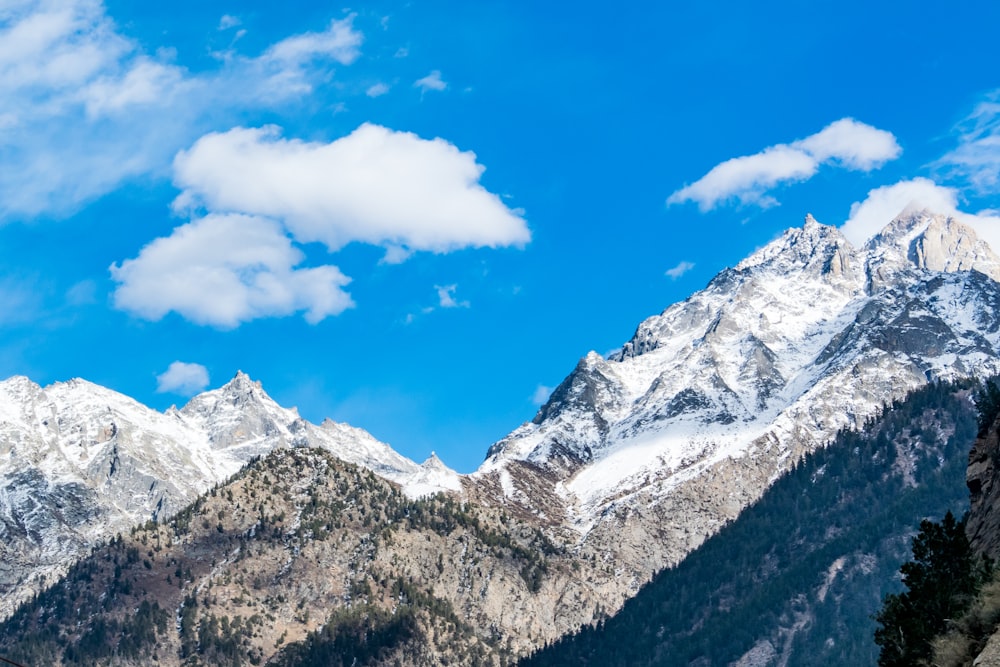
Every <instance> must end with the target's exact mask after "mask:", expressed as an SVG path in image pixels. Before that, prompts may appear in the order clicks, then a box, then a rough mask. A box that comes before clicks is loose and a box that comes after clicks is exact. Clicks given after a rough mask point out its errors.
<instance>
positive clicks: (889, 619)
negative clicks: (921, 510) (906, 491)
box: [875, 512, 992, 667]
mask: <svg viewBox="0 0 1000 667" xmlns="http://www.w3.org/2000/svg"><path fill="white" fill-rule="evenodd" d="M991 569H992V564H991V563H990V562H989V561H988V560H982V559H979V558H978V557H976V556H975V555H974V554H973V553H972V549H971V548H970V547H969V540H968V539H967V538H966V536H965V518H963V519H962V520H961V521H956V520H955V517H954V516H953V515H952V513H951V512H948V513H947V514H946V515H945V517H944V520H943V521H942V522H941V523H934V522H932V521H927V520H924V521H922V522H921V523H920V532H919V533H918V534H917V536H916V537H914V538H913V560H912V561H908V562H906V563H904V564H903V566H902V567H901V568H900V572H901V573H902V575H903V584H904V585H905V586H906V589H907V590H906V591H904V592H903V593H899V594H892V595H887V596H886V597H885V600H884V602H883V605H882V610H881V611H880V612H879V613H878V615H877V616H876V617H875V620H876V621H878V623H879V626H880V627H879V628H878V629H877V630H876V631H875V643H876V644H878V645H879V646H880V647H881V649H882V650H881V653H880V654H879V660H878V664H879V665H880V666H881V667H904V666H910V665H918V664H921V662H923V661H927V660H928V659H929V658H930V657H931V651H932V648H931V641H932V640H933V639H934V637H936V636H937V635H939V634H942V633H943V632H944V631H945V630H946V629H947V625H948V621H949V620H951V619H955V618H957V617H958V616H960V615H961V614H962V613H963V612H964V611H965V610H966V609H968V607H969V605H970V604H971V602H972V599H973V597H974V596H975V594H976V592H977V591H978V590H979V587H980V586H982V584H983V582H984V581H985V580H986V579H987V578H988V577H989V575H990V572H991Z"/></svg>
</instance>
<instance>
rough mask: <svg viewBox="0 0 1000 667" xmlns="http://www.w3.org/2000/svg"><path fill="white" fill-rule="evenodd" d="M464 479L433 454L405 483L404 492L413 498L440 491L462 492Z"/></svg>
mask: <svg viewBox="0 0 1000 667" xmlns="http://www.w3.org/2000/svg"><path fill="white" fill-rule="evenodd" d="M461 490H462V477H461V475H459V474H458V473H457V472H455V471H454V470H452V469H451V468H449V467H448V466H446V465H445V464H444V461H442V460H441V459H439V458H438V457H437V454H435V453H434V452H431V455H430V456H429V457H427V459H426V460H425V461H424V462H423V463H421V464H420V467H419V469H418V470H417V471H416V472H415V473H413V474H411V475H409V476H408V477H407V478H406V479H405V480H404V481H403V492H404V493H405V494H406V495H408V496H410V497H411V498H419V497H421V496H428V495H432V494H434V493H438V492H440V491H461Z"/></svg>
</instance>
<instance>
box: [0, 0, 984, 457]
mask: <svg viewBox="0 0 1000 667" xmlns="http://www.w3.org/2000/svg"><path fill="white" fill-rule="evenodd" d="M672 4H680V3H632V4H630V5H628V6H626V7H612V6H610V5H607V4H597V3H587V2H584V3H576V4H574V5H573V6H572V8H569V7H566V6H562V5H558V4H555V3H529V2H516V3H515V2H477V3H467V2H444V1H432V2H422V1H419V0H418V1H414V2H409V3H405V4H396V3H367V4H362V5H353V6H352V5H348V6H346V7H345V6H343V5H331V4H325V3H294V4H291V5H290V4H289V3H278V2H270V1H265V0H259V1H257V2H241V3H224V2H190V1H187V0H182V1H180V2H174V3H133V2H122V1H118V0H114V1H108V2H104V3H101V2H99V1H96V0H60V1H59V2H28V1H23V0H3V1H2V2H0V223H2V225H0V260H2V265H0V266H2V268H0V376H3V377H6V376H9V375H13V374H24V375H27V376H29V377H31V378H32V379H33V380H35V381H36V382H39V383H42V384H47V383H50V382H54V381H60V380H66V379H69V378H72V377H83V378H86V379H88V380H91V381H93V382H97V383H100V384H103V385H106V386H109V387H111V388H113V389H116V390H118V391H122V392H124V393H126V394H129V395H131V396H133V397H135V398H137V399H139V400H141V401H143V402H145V403H147V404H149V405H151V406H154V407H156V408H159V409H163V408H166V407H168V406H169V405H170V404H172V403H176V404H182V403H183V402H185V401H186V399H187V396H189V395H191V394H192V393H193V392H196V391H199V390H201V389H203V388H212V387H216V386H219V385H221V384H223V383H224V382H226V381H227V380H228V379H229V378H230V377H231V376H232V375H233V374H234V373H235V372H236V370H238V369H242V370H244V371H246V372H247V373H249V374H250V375H251V376H252V377H254V378H255V379H258V380H261V381H262V382H263V384H264V387H265V389H266V390H267V391H268V392H269V393H270V394H271V395H272V396H273V397H274V398H275V399H276V400H278V401H279V402H280V403H282V404H284V405H296V406H298V407H299V409H300V412H301V413H302V414H303V416H305V417H307V418H308V419H310V420H313V421H320V420H321V419H323V418H324V417H327V416H329V417H331V418H333V419H336V420H339V421H347V422H349V423H351V424H353V425H356V426H360V427H363V428H366V429H368V430H369V431H371V432H372V433H373V434H374V435H375V436H376V437H379V438H380V439H383V440H385V441H386V442H389V443H390V444H392V445H393V446H394V447H396V448H397V449H398V450H400V451H401V452H402V453H404V454H406V455H408V456H410V457H412V458H414V459H416V460H418V461H419V460H422V459H423V458H425V457H426V456H427V455H428V454H429V453H430V452H431V451H432V450H435V451H437V453H438V454H439V455H440V456H441V457H442V458H443V459H444V460H445V462H446V463H448V464H449V465H451V466H453V467H455V468H457V469H458V470H460V471H469V470H472V469H474V468H475V467H476V466H477V465H478V463H479V462H480V461H481V460H482V458H483V456H484V455H485V452H486V449H487V447H488V446H489V445H490V444H491V443H492V442H493V441H494V440H496V439H498V438H500V437H502V436H503V435H505V434H506V433H507V432H509V431H510V430H511V429H513V428H514V427H516V426H517V425H518V424H520V423H521V422H523V421H525V420H528V419H530V418H531V417H532V416H533V414H534V412H535V410H536V409H537V405H538V402H539V401H540V400H542V399H543V398H544V396H545V395H546V392H547V391H548V390H549V389H550V388H551V387H553V386H555V385H556V384H558V383H559V382H560V381H561V380H562V378H563V377H565V375H566V374H568V373H569V372H570V371H571V370H572V368H573V366H574V365H575V364H576V362H577V360H578V359H579V358H580V357H581V356H583V355H584V354H586V353H587V352H588V351H589V350H592V349H593V350H597V351H598V352H601V353H604V352H608V351H610V350H612V349H614V348H616V347H618V346H620V345H621V344H622V343H623V342H624V341H626V340H627V339H628V338H629V337H630V336H631V334H632V332H633V331H634V329H635V326H636V325H637V324H638V323H639V322H640V321H641V320H642V319H643V318H645V317H647V316H649V315H652V314H654V313H657V312H659V311H661V310H662V309H664V308H665V307H666V306H668V305H670V304H671V303H673V302H675V301H678V300H680V299H683V298H685V297H687V296H688V295H689V294H691V293H692V292H693V291H695V290H697V289H700V288H701V287H703V286H704V285H705V284H706V283H707V281H708V280H709V279H710V278H711V277H712V276H713V275H714V274H715V273H717V272H718V271H719V270H721V269H722V268H724V267H725V266H731V265H733V264H735V263H736V262H738V261H739V260H740V259H741V258H743V257H744V256H746V255H747V254H748V253H750V252H752V251H753V250H754V249H755V248H757V247H759V246H761V245H763V244H765V243H767V242H768V241H769V240H771V239H772V238H774V237H775V236H776V235H777V234H779V233H780V232H781V231H782V230H784V229H785V228H787V227H790V226H795V225H798V224H800V223H801V220H802V218H803V217H804V216H805V214H806V213H812V214H813V215H815V216H816V218H817V219H819V220H820V221H821V222H825V223H827V224H835V225H844V226H845V232H846V233H848V234H849V236H850V238H852V240H857V241H861V240H863V239H864V238H865V237H866V236H867V235H870V234H871V233H873V232H874V231H877V228H878V227H879V226H880V225H881V224H884V223H885V222H888V220H889V219H890V218H891V217H892V215H893V214H894V213H895V212H897V211H898V210H899V209H901V208H902V207H903V206H905V205H906V204H908V203H909V202H911V201H916V202H918V203H922V204H924V205H927V206H932V207H934V208H937V209H939V210H942V211H943V212H948V213H953V214H955V215H961V216H962V217H963V218H964V219H966V220H967V221H969V222H970V223H972V224H974V225H975V226H976V229H977V230H978V231H980V232H981V233H982V234H983V235H984V236H985V237H986V238H988V239H990V240H993V236H996V237H997V239H996V240H995V241H994V244H997V243H1000V220H998V219H997V217H996V215H995V214H994V209H996V208H1000V198H998V197H997V194H998V189H1000V171H998V167H1000V92H998V91H1000V75H998V71H997V63H998V62H1000V40H997V39H996V35H995V28H996V26H997V25H1000V7H998V6H997V5H996V3H991V2H957V3H953V5H952V6H950V7H947V8H945V7H944V6H942V5H940V4H939V3H921V2H914V3H908V4H907V5H906V7H905V11H904V10H903V9H901V8H900V7H899V6H898V4H897V3H881V4H879V3H860V2H844V1H838V2H812V3H798V2H786V3H781V2H772V3H754V4H752V5H748V4H747V3H736V2H703V3H688V4H691V5H693V6H690V7H679V8H678V7H671V6H670V5H672ZM290 8H291V9H290Z"/></svg>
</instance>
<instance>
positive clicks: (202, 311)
mask: <svg viewBox="0 0 1000 667" xmlns="http://www.w3.org/2000/svg"><path fill="white" fill-rule="evenodd" d="M303 259H304V257H303V254H302V252H301V251H299V250H298V249H296V248H295V247H293V246H292V243H291V240H290V239H289V238H288V237H287V236H286V235H285V233H284V232H283V231H282V229H281V227H280V225H278V224H277V223H275V222H274V221H272V220H267V219H264V218H256V217H252V216H245V215H235V214H230V215H210V216H207V217H205V218H201V219H199V220H196V221H194V222H190V223H188V224H185V225H182V226H180V227H178V228H176V229H175V230H174V231H173V233H172V234H171V235H170V236H168V237H164V238H159V239H156V240H155V241H153V242H151V243H150V244H148V245H147V246H146V247H144V248H143V249H142V251H141V252H140V253H139V256H138V257H136V258H135V259H130V260H126V261H124V262H122V263H121V265H120V266H119V265H117V264H115V265H112V266H111V275H112V278H114V280H115V281H116V282H118V283H119V285H118V287H117V289H116V290H115V292H114V303H115V306H116V307H118V308H120V309H123V310H126V311H128V312H131V313H133V314H134V315H137V316H139V317H141V318H144V319H148V320H159V319H161V318H162V317H163V316H164V315H166V314H167V313H168V312H171V311H173V312H176V313H178V314H180V315H181V316H183V317H185V318H187V319H189V320H191V321H192V322H195V323H197V324H206V325H211V326H215V327H219V328H223V329H226V328H232V327H235V326H238V325H239V324H240V323H242V322H246V321H248V320H252V319H255V318H260V317H272V316H284V315H290V314H292V313H294V312H298V311H305V319H306V320H307V321H308V322H310V323H316V322H319V321H320V320H322V319H324V318H326V317H327V316H330V315H336V314H339V313H340V312H342V311H344V310H345V309H347V308H350V307H351V306H352V305H353V302H352V301H351V297H350V295H348V294H347V293H346V292H345V291H344V290H343V286H344V285H346V284H347V283H348V282H350V281H349V279H348V278H346V277H345V276H344V275H343V274H342V273H341V272H340V270H339V269H337V267H335V266H319V267H315V268H300V269H296V268H294V267H296V266H297V265H298V264H300V263H301V262H302V260H303Z"/></svg>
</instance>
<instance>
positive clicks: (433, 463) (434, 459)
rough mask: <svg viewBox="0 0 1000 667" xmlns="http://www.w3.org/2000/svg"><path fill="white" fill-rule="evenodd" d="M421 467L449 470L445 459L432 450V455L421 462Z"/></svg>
mask: <svg viewBox="0 0 1000 667" xmlns="http://www.w3.org/2000/svg"><path fill="white" fill-rule="evenodd" d="M420 467H421V468H433V469H435V470H448V466H446V465H445V464H444V461H442V460H441V459H440V458H438V455H437V454H435V453H434V452H431V455H430V456H428V457H427V459H426V460H425V461H424V462H423V463H421V464H420Z"/></svg>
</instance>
